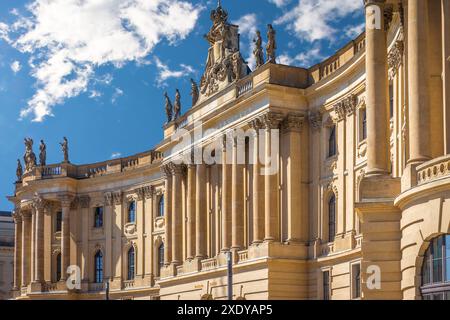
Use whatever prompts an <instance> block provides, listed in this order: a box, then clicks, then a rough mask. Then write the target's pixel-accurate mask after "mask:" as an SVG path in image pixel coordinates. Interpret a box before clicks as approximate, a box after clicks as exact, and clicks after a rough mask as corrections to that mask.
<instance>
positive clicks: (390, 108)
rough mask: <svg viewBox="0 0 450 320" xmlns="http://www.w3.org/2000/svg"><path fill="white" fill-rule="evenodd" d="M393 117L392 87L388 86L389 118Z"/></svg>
mask: <svg viewBox="0 0 450 320" xmlns="http://www.w3.org/2000/svg"><path fill="white" fill-rule="evenodd" d="M393 117H394V86H393V85H392V84H390V85H389V118H390V119H392V118H393Z"/></svg>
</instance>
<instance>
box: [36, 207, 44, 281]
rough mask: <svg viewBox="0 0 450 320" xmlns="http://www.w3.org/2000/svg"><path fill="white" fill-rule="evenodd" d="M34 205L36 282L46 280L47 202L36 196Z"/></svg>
mask: <svg viewBox="0 0 450 320" xmlns="http://www.w3.org/2000/svg"><path fill="white" fill-rule="evenodd" d="M33 207H34V210H35V223H36V236H35V239H36V244H35V250H36V254H35V257H36V260H35V262H34V267H35V276H34V282H36V283H41V282H43V281H44V208H45V202H44V200H43V199H41V198H36V199H34V201H33Z"/></svg>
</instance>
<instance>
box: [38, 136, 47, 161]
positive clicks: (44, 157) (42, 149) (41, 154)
mask: <svg viewBox="0 0 450 320" xmlns="http://www.w3.org/2000/svg"><path fill="white" fill-rule="evenodd" d="M39 151H40V152H39V165H40V166H41V167H44V166H45V165H46V160H47V146H46V145H45V143H44V140H41V145H40V146H39Z"/></svg>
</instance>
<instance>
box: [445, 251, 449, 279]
mask: <svg viewBox="0 0 450 320" xmlns="http://www.w3.org/2000/svg"><path fill="white" fill-rule="evenodd" d="M446 260H447V263H446V276H445V281H446V282H450V257H448V258H447V259H446Z"/></svg>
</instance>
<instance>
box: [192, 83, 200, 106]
mask: <svg viewBox="0 0 450 320" xmlns="http://www.w3.org/2000/svg"><path fill="white" fill-rule="evenodd" d="M198 94H199V93H198V86H197V83H195V81H194V79H191V96H192V106H195V104H196V103H197V101H198Z"/></svg>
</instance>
